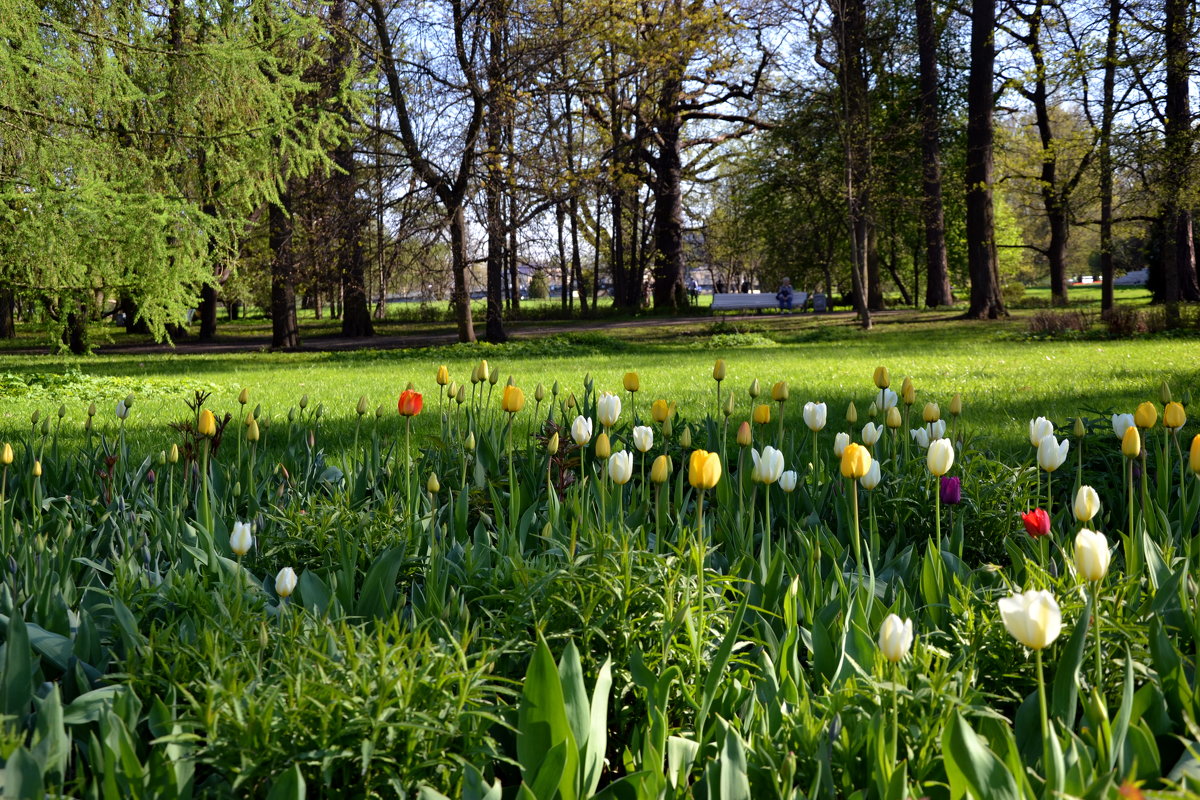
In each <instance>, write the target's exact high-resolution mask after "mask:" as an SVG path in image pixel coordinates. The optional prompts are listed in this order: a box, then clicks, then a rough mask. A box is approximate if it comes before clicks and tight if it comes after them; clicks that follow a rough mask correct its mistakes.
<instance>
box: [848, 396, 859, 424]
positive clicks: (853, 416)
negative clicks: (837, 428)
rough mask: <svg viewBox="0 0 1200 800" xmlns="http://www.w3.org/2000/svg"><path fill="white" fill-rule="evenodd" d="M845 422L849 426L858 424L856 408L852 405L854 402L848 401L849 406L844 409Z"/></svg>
mask: <svg viewBox="0 0 1200 800" xmlns="http://www.w3.org/2000/svg"><path fill="white" fill-rule="evenodd" d="M846 422H849V423H850V424H851V425H853V424H855V423H856V422H858V408H857V407H856V406H855V405H854V401H853V400H851V401H850V405H849V406H847V407H846Z"/></svg>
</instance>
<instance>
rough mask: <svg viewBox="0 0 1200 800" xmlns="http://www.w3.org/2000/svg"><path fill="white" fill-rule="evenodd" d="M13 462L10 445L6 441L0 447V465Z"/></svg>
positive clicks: (7, 464) (5, 465)
mask: <svg viewBox="0 0 1200 800" xmlns="http://www.w3.org/2000/svg"><path fill="white" fill-rule="evenodd" d="M12 462H13V449H12V445H11V444H9V443H8V442H5V443H4V447H0V466H4V467H7V466H9V465H10V464H12Z"/></svg>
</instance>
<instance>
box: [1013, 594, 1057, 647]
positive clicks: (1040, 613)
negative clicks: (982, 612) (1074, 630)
mask: <svg viewBox="0 0 1200 800" xmlns="http://www.w3.org/2000/svg"><path fill="white" fill-rule="evenodd" d="M998 605H999V606H1000V616H1001V618H1002V619H1003V620H1004V627H1006V628H1008V632H1009V633H1010V634H1012V637H1013V638H1014V639H1016V640H1017V641H1018V642H1020V643H1021V644H1023V645H1025V646H1026V647H1028V648H1029V649H1030V650H1043V649H1045V648H1047V647H1049V646H1050V645H1051V644H1053V643H1054V640H1055V639H1057V638H1058V635H1059V634H1060V633H1061V632H1062V611H1061V610H1060V609H1059V607H1058V602H1057V601H1056V600H1055V599H1054V595H1052V594H1050V592H1047V591H1045V590H1039V589H1030V590H1029V591H1027V592H1025V593H1023V594H1014V595H1011V596H1009V597H1004V598H1001V599H1000V601H999V603H998Z"/></svg>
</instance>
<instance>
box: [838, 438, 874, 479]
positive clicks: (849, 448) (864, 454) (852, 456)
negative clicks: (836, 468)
mask: <svg viewBox="0 0 1200 800" xmlns="http://www.w3.org/2000/svg"><path fill="white" fill-rule="evenodd" d="M870 468H871V452H870V451H869V450H867V448H865V447H863V446H862V445H861V444H855V443H853V442H851V443H850V444H848V445H846V449H845V450H843V451H842V477H843V478H852V479H854V480H858V479H859V478H861V477H862V476H863V475H866V474H867V470H869V469H870Z"/></svg>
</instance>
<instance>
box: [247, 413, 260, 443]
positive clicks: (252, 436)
mask: <svg viewBox="0 0 1200 800" xmlns="http://www.w3.org/2000/svg"><path fill="white" fill-rule="evenodd" d="M258 438H259V432H258V420H256V419H253V418H251V420H250V424H249V425H247V426H246V441H248V442H257V441H258Z"/></svg>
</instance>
